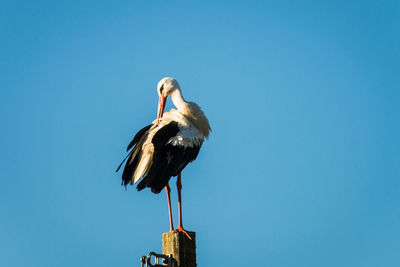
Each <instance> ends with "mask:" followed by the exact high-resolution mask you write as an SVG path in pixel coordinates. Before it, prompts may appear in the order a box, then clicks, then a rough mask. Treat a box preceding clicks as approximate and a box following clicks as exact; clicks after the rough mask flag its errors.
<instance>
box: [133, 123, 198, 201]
mask: <svg viewBox="0 0 400 267" xmlns="http://www.w3.org/2000/svg"><path fill="white" fill-rule="evenodd" d="M191 127H193V126H189V127H188V126H182V125H179V124H178V122H176V121H171V122H169V123H168V124H167V125H165V126H163V127H162V128H161V129H159V130H158V131H157V132H156V133H155V134H154V136H153V138H152V141H151V142H152V144H153V146H154V153H153V161H152V165H151V168H150V169H149V171H148V174H147V175H146V176H145V177H144V178H143V179H142V181H141V182H140V183H139V184H138V186H137V188H138V190H142V189H143V188H145V187H150V188H151V190H152V192H154V193H159V192H160V191H161V190H162V189H163V188H164V187H165V186H166V185H167V183H168V181H169V179H170V178H171V176H176V175H178V174H179V173H180V172H181V171H182V170H183V169H184V168H185V167H186V165H187V164H188V163H189V162H192V161H193V160H195V159H196V157H197V155H198V153H199V151H200V147H201V144H202V142H203V140H202V139H201V138H200V137H201V135H196V134H195V132H196V130H195V129H189V128H191Z"/></svg>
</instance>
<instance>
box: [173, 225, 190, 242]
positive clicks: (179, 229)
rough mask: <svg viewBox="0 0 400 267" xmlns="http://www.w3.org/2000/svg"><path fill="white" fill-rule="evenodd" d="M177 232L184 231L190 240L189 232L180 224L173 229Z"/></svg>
mask: <svg viewBox="0 0 400 267" xmlns="http://www.w3.org/2000/svg"><path fill="white" fill-rule="evenodd" d="M175 230H176V231H178V232H181V233H184V234H185V235H186V236H187V237H188V238H189V239H190V240H192V238H191V237H190V236H189V234H188V233H187V232H186V230H185V229H183V227H182V226H178V228H176V229H175Z"/></svg>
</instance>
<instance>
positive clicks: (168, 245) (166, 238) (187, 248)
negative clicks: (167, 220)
mask: <svg viewBox="0 0 400 267" xmlns="http://www.w3.org/2000/svg"><path fill="white" fill-rule="evenodd" d="M188 234H189V236H190V238H192V240H190V239H189V238H188V237H187V236H186V235H185V234H184V233H181V232H178V231H176V230H175V231H173V232H168V233H164V234H163V235H162V241H163V254H165V255H168V254H172V257H173V258H174V260H176V262H175V264H176V267H196V266H197V264H196V233H195V232H189V231H188Z"/></svg>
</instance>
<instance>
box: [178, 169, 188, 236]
mask: <svg viewBox="0 0 400 267" xmlns="http://www.w3.org/2000/svg"><path fill="white" fill-rule="evenodd" d="M176 187H177V189H178V210H179V224H178V228H176V230H177V231H179V232H182V233H184V234H185V235H186V236H187V237H188V238H189V239H190V240H191V239H192V238H190V236H189V234H188V233H187V232H186V231H185V229H183V224H182V196H181V189H182V182H181V173H179V174H178V178H177V180H176Z"/></svg>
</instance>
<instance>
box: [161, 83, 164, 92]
mask: <svg viewBox="0 0 400 267" xmlns="http://www.w3.org/2000/svg"><path fill="white" fill-rule="evenodd" d="M163 90H164V84H163V85H161V88H160V94H162V91H163Z"/></svg>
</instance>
